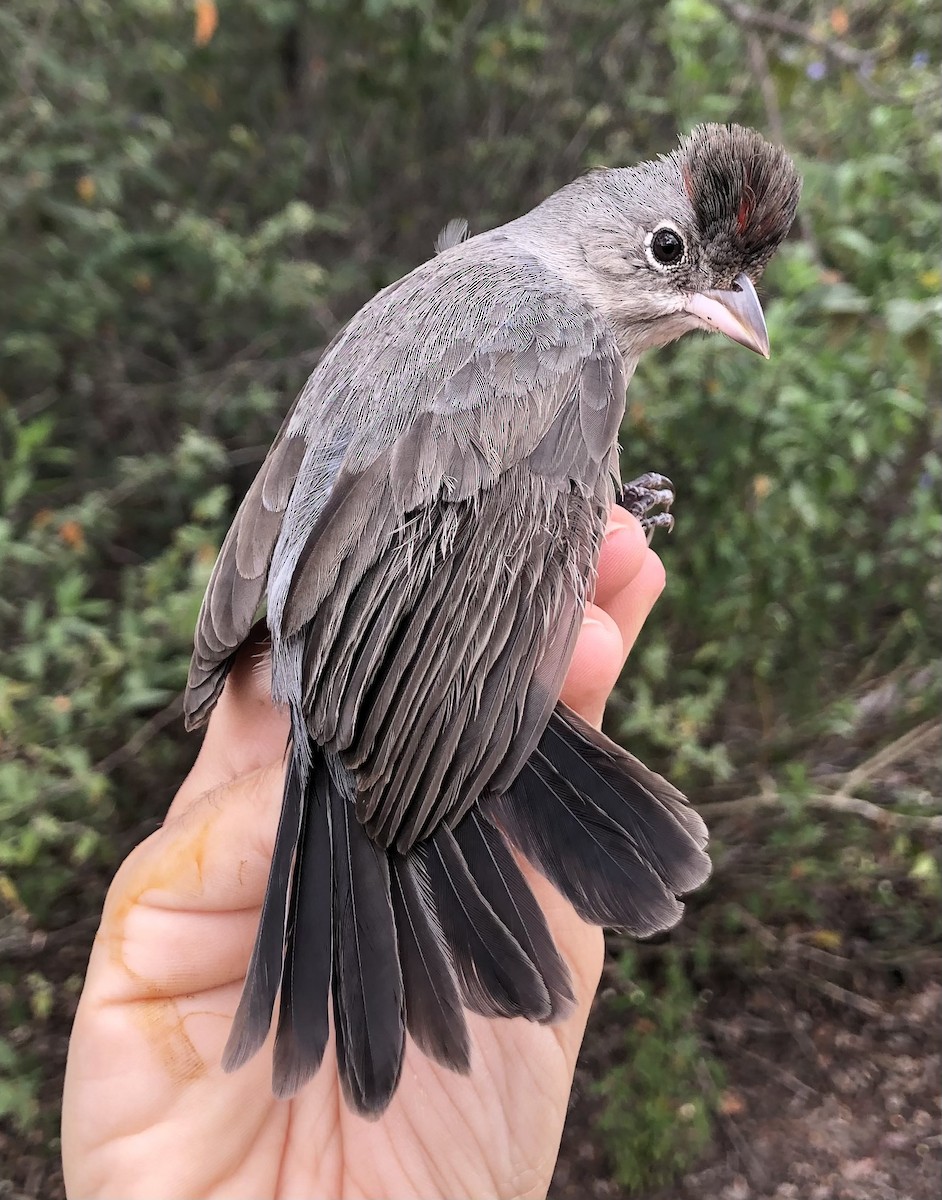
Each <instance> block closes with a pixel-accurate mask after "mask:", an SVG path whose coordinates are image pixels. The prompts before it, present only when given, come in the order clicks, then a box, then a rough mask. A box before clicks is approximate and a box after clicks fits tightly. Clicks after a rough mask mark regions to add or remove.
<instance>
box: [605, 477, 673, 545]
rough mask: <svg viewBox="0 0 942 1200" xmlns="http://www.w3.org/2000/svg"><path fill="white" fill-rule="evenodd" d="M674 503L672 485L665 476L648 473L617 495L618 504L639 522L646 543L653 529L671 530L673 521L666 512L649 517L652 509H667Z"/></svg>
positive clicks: (627, 484)
mask: <svg viewBox="0 0 942 1200" xmlns="http://www.w3.org/2000/svg"><path fill="white" fill-rule="evenodd" d="M673 503H674V485H673V483H671V481H670V480H669V479H668V478H667V476H666V475H658V474H657V473H656V472H654V471H648V472H647V474H645V475H640V476H639V477H638V478H637V479H632V481H631V482H630V483H626V484H625V486H624V487H623V488H622V489H621V492H620V493H619V495H618V504H619V505H620V506H621V507H622V508H624V509H627V511H628V512H630V513H631V515H632V516H633V517H637V519H638V520H639V521H640V522H641V524H642V526H643V527H644V529H645V530H646V531H647V532H648V542H649V543H650V540H651V535H652V533H653V531H654V530H655V529H667V530H668V531H669V530H671V529H673V527H674V520H673V518H672V517H670V516H669V514H668V513H667V512H660V513H656V514H654V515H651V513H652V509H656V508H661V509H669V508H670V507H671V505H672V504H673ZM665 517H666V518H668V519H667V520H662V518H665Z"/></svg>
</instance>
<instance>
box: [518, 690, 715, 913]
mask: <svg viewBox="0 0 942 1200" xmlns="http://www.w3.org/2000/svg"><path fill="white" fill-rule="evenodd" d="M540 749H541V750H542V751H543V752H544V753H545V754H546V756H547V757H548V758H549V759H550V761H551V762H552V764H553V766H554V767H555V768H556V770H557V771H559V773H560V774H561V775H563V776H564V777H565V778H566V779H568V780H569V781H570V782H571V783H572V785H573V786H574V787H575V788H576V790H577V791H580V792H582V793H583V795H587V796H590V797H591V798H592V800H593V801H594V802H595V803H596V804H597V805H598V806H599V808H600V809H602V811H603V812H604V813H605V814H606V815H607V816H609V817H611V818H612V820H613V821H615V823H616V824H618V825H620V826H621V827H622V829H624V831H625V833H626V835H627V836H628V837H629V838H630V839H631V841H632V842H633V843H634V844H635V846H636V847H637V849H638V853H639V854H640V855H641V857H642V858H643V859H644V860H645V861H646V862H648V863H650V864H651V866H652V867H653V868H654V870H655V872H656V873H657V875H658V877H659V878H660V879H662V880H663V882H664V885H665V887H667V888H668V889H669V890H670V891H672V892H673V893H674V895H675V896H683V895H685V894H686V893H687V892H692V891H693V890H694V889H695V888H698V887H700V885H701V884H702V883H704V882H705V881H706V879H707V877H708V876H709V873H710V860H709V858H708V857H707V856H706V855H705V854H704V853H702V851H703V847H704V846H705V845H706V841H707V832H706V826H705V825H704V824H703V821H702V819H701V818H700V816H699V815H698V814H697V813H696V812H695V811H694V810H693V809H692V808H691V807H690V805H689V804H687V802H686V801H685V799H684V797H683V796H682V795H681V793H680V792H678V791H677V789H676V788H674V787H672V785H671V784H669V783H668V782H667V780H666V779H662V778H661V777H660V776H659V775H655V773H654V772H653V771H649V770H648V768H647V767H645V766H644V765H643V764H642V763H640V762H639V761H638V760H637V759H636V758H635V757H634V756H633V755H631V754H629V753H628V752H627V751H625V750H622V748H621V747H620V746H617V745H616V744H615V743H614V742H612V741H610V740H609V739H608V738H607V737H605V735H604V734H602V733H599V731H598V730H597V729H593V728H592V726H591V725H589V724H588V722H586V721H583V720H582V718H581V717H578V716H577V715H576V714H575V713H573V712H571V711H570V710H568V709H567V710H563V711H561V712H559V713H557V714H554V717H553V719H552V720H551V721H550V723H549V725H548V726H547V728H546V732H545V733H544V735H543V740H542V742H541V745H540Z"/></svg>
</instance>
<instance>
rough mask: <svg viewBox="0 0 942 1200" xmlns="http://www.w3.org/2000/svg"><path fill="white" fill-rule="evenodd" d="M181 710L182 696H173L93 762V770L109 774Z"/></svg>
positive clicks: (174, 718) (135, 753) (134, 753)
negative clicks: (107, 752)
mask: <svg viewBox="0 0 942 1200" xmlns="http://www.w3.org/2000/svg"><path fill="white" fill-rule="evenodd" d="M182 712H183V697H182V696H175V697H174V698H173V700H171V701H170V703H169V704H168V705H167V706H166V708H162V709H161V710H160V712H158V713H155V714H154V715H153V716H152V717H151V718H150V720H149V721H145V722H144V724H143V725H141V726H140V727H139V728H138V729H137V730H136V731H135V732H134V733H133V734H132V736H131V737H130V738H128V740H127V741H126V742H125V743H124V745H123V746H119V747H118V748H117V749H116V750H112V751H111V753H110V754H106V755H105V757H104V758H103V759H101V761H100V762H97V763H95V766H94V767H93V770H95V771H97V772H99V774H101V775H108V774H110V773H111V772H112V771H113V770H114V769H115V768H116V767H119V766H121V764H122V763H125V762H127V760H128V759H129V758H134V757H135V755H137V754H140V752H141V751H142V750H143V749H144V747H145V746H146V745H147V743H148V742H149V741H150V740H151V738H152V737H155V736H156V735H157V734H158V733H159V732H160V731H161V729H163V728H164V727H165V726H167V725H169V724H170V723H171V721H175V720H176V719H177V717H178V716H179V715H180V713H182Z"/></svg>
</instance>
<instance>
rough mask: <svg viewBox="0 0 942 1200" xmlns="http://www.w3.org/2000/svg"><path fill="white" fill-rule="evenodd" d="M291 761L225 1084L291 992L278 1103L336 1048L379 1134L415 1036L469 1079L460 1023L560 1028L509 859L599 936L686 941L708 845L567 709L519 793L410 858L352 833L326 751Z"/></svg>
mask: <svg viewBox="0 0 942 1200" xmlns="http://www.w3.org/2000/svg"><path fill="white" fill-rule="evenodd" d="M304 751H305V752H304V753H300V752H297V751H295V750H294V749H293V748H292V751H291V756H290V761H289V765H288V771H287V777H286V781H285V792H284V802H283V805H282V813H281V819H280V821H279V825H278V833H277V835H276V839H275V848H274V853H273V856H272V865H271V871H270V874H269V880H268V890H267V892H266V895H265V900H264V903H263V905H262V912H261V918H260V922H259V928H258V934H257V936H256V941H255V947H254V949H253V951H252V956H251V959H250V961H249V966H248V969H247V972H246V980H245V986H244V989H243V993H242V998H241V1000H240V1002H239V1007H238V1009H237V1011H236V1015H235V1019H234V1021H233V1027H232V1031H231V1033H230V1036H229V1040H228V1042H227V1044H226V1049H225V1052H224V1057H223V1065H224V1067H225V1069H226V1070H230V1071H231V1070H234V1069H236V1068H237V1067H239V1066H241V1065H242V1064H243V1063H244V1062H246V1061H247V1060H248V1059H249V1058H251V1057H252V1055H253V1054H255V1053H256V1051H257V1050H259V1049H260V1048H261V1046H262V1044H263V1043H264V1041H265V1040H266V1038H267V1036H268V1032H269V1029H270V1026H271V1020H272V1012H273V1009H274V1003H275V998H276V995H277V992H278V989H279V986H280V987H281V999H280V1007H279V1016H278V1028H277V1033H276V1036H275V1046H274V1057H273V1078H272V1084H273V1089H274V1091H275V1094H276V1095H278V1096H281V1097H286V1096H290V1095H292V1094H294V1093H295V1092H296V1091H297V1090H298V1089H299V1088H300V1087H302V1086H303V1084H304V1083H305V1082H306V1081H307V1080H308V1079H310V1077H311V1076H312V1075H313V1074H314V1073H315V1072H316V1071H317V1069H318V1067H319V1066H320V1064H321V1061H322V1059H323V1055H324V1050H325V1047H326V1044H327V1039H328V1033H329V1024H330V1022H329V1020H328V998H329V1000H330V1004H331V1005H332V1016H333V1020H332V1024H333V1029H334V1037H335V1043H336V1053H337V1064H338V1073H339V1076H340V1082H341V1086H342V1089H343V1093H344V1096H345V1098H346V1100H347V1103H348V1104H349V1105H350V1107H351V1108H353V1109H354V1110H356V1111H357V1112H359V1113H361V1114H362V1115H364V1116H368V1117H374V1116H378V1115H379V1114H380V1113H381V1112H382V1111H383V1110H384V1109H385V1108H386V1106H387V1105H388V1103H389V1101H390V1099H391V1098H392V1095H393V1093H394V1092H395V1090H396V1086H397V1084H398V1081H399V1077H400V1074H401V1070H402V1062H403V1053H404V1043H405V1035H406V1031H407V1030H408V1033H409V1034H410V1036H411V1037H412V1040H413V1041H414V1042H415V1043H416V1045H417V1047H418V1048H419V1049H420V1050H422V1051H423V1052H424V1053H425V1054H427V1055H428V1056H429V1057H430V1058H432V1059H434V1060H435V1061H436V1062H438V1063H440V1064H441V1065H443V1066H446V1067H449V1068H450V1069H452V1070H455V1071H459V1072H467V1071H468V1070H469V1069H470V1064H471V1044H470V1037H469V1031H468V1026H467V1022H466V1020H465V1013H464V1009H465V1008H467V1009H469V1010H471V1011H472V1012H476V1013H480V1014H483V1015H484V1016H487V1017H521V1016H522V1017H527V1018H528V1019H530V1020H533V1021H552V1020H558V1019H561V1018H563V1017H565V1016H566V1015H567V1014H568V1013H569V1012H570V1011H571V1009H572V1006H573V1004H574V996H573V989H572V984H571V981H570V976H569V971H568V968H567V966H566V964H565V962H564V961H563V959H562V957H561V956H560V954H559V951H558V950H557V948H556V945H555V943H554V941H553V937H552V933H551V932H550V929H549V926H548V925H547V922H546V919H545V917H544V915H543V913H542V911H541V909H540V906H539V904H538V903H537V901H536V899H535V897H534V895H533V893H532V891H531V889H530V887H529V885H528V883H527V881H526V879H525V877H524V875H523V873H522V871H521V870H520V867H519V866H518V865H517V862H516V859H515V858H514V856H513V854H512V853H511V850H510V847H509V845H508V842H510V843H511V844H512V845H513V846H514V847H516V849H517V850H519V851H520V852H521V853H522V854H523V855H524V856H525V857H526V858H528V859H529V860H530V862H531V863H532V864H533V865H534V866H535V867H536V868H537V870H539V871H540V872H542V874H543V875H545V876H546V878H547V879H549V881H550V882H551V883H553V884H554V885H555V887H556V888H557V889H558V890H559V891H560V892H561V893H562V894H563V895H564V896H565V897H566V898H567V899H568V900H569V901H570V902H571V903H572V904H573V905H574V906H575V908H576V910H577V912H579V914H580V915H581V916H582V917H583V918H584V919H585V920H587V921H590V922H592V923H594V924H597V925H608V926H614V927H616V928H623V929H627V930H628V931H629V932H630V933H632V934H634V935H635V936H638V937H644V936H648V935H650V934H652V933H655V932H657V931H659V930H663V929H667V928H669V927H670V926H672V925H674V924H675V923H676V922H677V921H678V920H679V919H680V916H681V913H682V911H683V906H682V904H681V903H680V900H679V899H678V897H680V896H682V895H684V894H685V893H686V892H688V891H690V890H692V889H693V888H695V887H698V886H699V885H700V884H701V883H703V881H704V880H705V879H706V878H707V876H708V874H709V859H708V858H707V855H706V853H705V852H704V847H705V845H706V829H705V827H704V825H703V822H702V821H701V820H700V818H699V816H697V814H696V813H695V812H694V811H693V809H691V808H690V807H689V806H688V805H687V803H686V801H685V800H684V798H683V796H682V795H681V794H680V792H678V791H676V789H674V788H673V787H672V786H671V785H670V784H669V783H668V782H667V781H666V780H664V779H662V778H661V777H660V776H659V775H656V774H655V773H654V772H652V771H649V770H648V769H647V768H646V767H645V766H643V764H641V763H640V762H638V760H637V759H635V758H633V757H632V756H631V755H630V754H627V753H626V752H625V751H623V750H621V749H620V747H618V746H616V745H615V744H614V743H612V742H610V741H609V740H608V739H607V738H605V737H604V736H603V735H602V734H600V733H598V732H597V731H596V730H594V729H593V728H592V727H591V726H589V725H587V724H586V723H585V722H584V721H582V720H581V719H580V718H579V717H577V716H576V715H575V714H574V713H571V712H570V711H569V710H568V709H566V708H565V707H564V706H562V705H558V706H557V709H556V711H555V713H554V714H553V716H552V718H551V720H550V723H549V725H548V726H547V728H546V730H545V732H544V734H543V736H542V738H541V740H540V743H539V745H538V747H537V749H536V750H535V751H534V752H533V753H532V755H531V756H530V758H529V759H528V760H527V762H526V764H525V766H524V767H523V769H522V770H521V772H520V774H519V775H518V776H517V778H516V779H515V780H514V782H513V783H512V785H511V786H510V787H509V788H508V789H507V790H506V791H505V792H504V794H503V795H500V796H497V797H488V798H486V799H485V800H484V801H483V803H482V805H481V807H480V808H478V807H475V808H472V809H471V810H470V811H469V812H467V813H466V814H465V816H464V817H463V818H462V819H461V820H460V821H459V822H458V824H457V825H456V827H455V829H454V830H451V829H449V828H448V827H447V826H445V825H441V826H439V827H438V828H437V829H436V830H435V832H434V833H433V834H432V836H431V837H429V838H427V839H425V840H424V841H422V842H420V843H418V844H417V845H416V846H415V848H414V849H412V850H411V851H410V852H409V853H408V854H406V855H402V854H400V853H399V852H398V851H395V850H390V849H386V848H384V847H382V846H380V845H378V844H377V843H376V842H374V841H373V840H372V838H371V837H370V835H369V833H368V832H367V830H366V828H365V827H364V826H363V825H362V824H361V823H360V822H359V821H358V820H357V817H356V800H355V793H354V786H353V776H352V775H351V773H350V772H349V770H348V769H347V768H346V767H345V766H343V765H342V764H341V762H340V760H339V758H337V757H336V756H334V755H332V754H330V753H325V752H324V751H322V750H320V749H318V748H317V747H315V746H313V745H312V744H310V743H309V744H308V745H307V746H305V748H304Z"/></svg>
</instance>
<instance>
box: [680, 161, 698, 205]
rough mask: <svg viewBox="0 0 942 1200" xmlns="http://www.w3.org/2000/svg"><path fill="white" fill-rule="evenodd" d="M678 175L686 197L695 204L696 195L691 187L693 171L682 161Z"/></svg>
mask: <svg viewBox="0 0 942 1200" xmlns="http://www.w3.org/2000/svg"><path fill="white" fill-rule="evenodd" d="M680 175H681V179H682V180H683V184H684V191H685V192H686V193H687V199H688V200H689V201H690V203H691V204H695V203H696V196H695V194H694V188H693V173H692V172H691V170H690V166H689V164H688V163H684V165H683V166H682V167H681V168H680Z"/></svg>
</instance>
